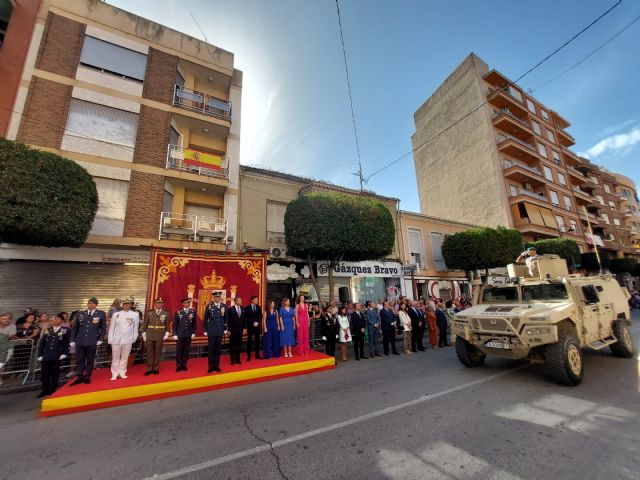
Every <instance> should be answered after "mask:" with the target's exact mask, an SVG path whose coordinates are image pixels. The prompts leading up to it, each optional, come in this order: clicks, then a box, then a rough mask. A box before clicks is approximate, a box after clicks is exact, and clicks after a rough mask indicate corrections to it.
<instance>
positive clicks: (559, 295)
mask: <svg viewBox="0 0 640 480" xmlns="http://www.w3.org/2000/svg"><path fill="white" fill-rule="evenodd" d="M567 298H569V294H568V293H567V287H565V286H564V284H562V283H548V284H545V285H533V286H530V287H528V286H523V287H522V301H523V302H531V301H534V300H541V301H543V302H546V301H549V300H551V301H553V300H566V299H567Z"/></svg>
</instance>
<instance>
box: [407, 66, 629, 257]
mask: <svg viewBox="0 0 640 480" xmlns="http://www.w3.org/2000/svg"><path fill="white" fill-rule="evenodd" d="M414 121H415V128H416V132H415V134H414V135H413V137H412V142H413V148H414V161H415V167H416V176H417V180H418V191H419V196H420V208H421V211H422V213H423V214H425V215H429V216H436V217H440V218H455V219H457V220H459V221H461V222H464V223H469V224H476V225H484V226H498V225H505V226H509V227H513V228H517V229H519V230H520V231H521V232H522V233H523V237H524V240H525V242H527V241H535V240H539V239H544V238H556V237H567V238H571V239H573V240H575V241H576V242H577V243H578V245H579V246H580V248H581V250H582V251H583V252H587V251H589V250H590V249H591V248H592V245H593V243H594V241H595V242H597V243H600V242H599V241H598V240H597V239H595V238H594V236H591V235H590V234H589V235H588V233H589V231H588V222H587V218H589V219H590V220H591V221H592V223H593V225H592V226H593V227H595V231H594V234H595V236H598V237H600V236H603V237H601V238H604V240H603V241H602V245H600V246H601V247H603V248H606V249H608V250H611V252H612V253H614V254H615V255H617V256H621V255H624V254H627V253H629V254H630V253H632V252H633V251H634V250H633V249H632V248H631V244H630V243H629V239H628V237H629V236H628V235H627V232H626V231H625V230H624V228H622V229H620V228H618V227H622V224H621V225H617V223H614V221H615V220H618V221H619V220H621V219H620V218H619V217H620V215H619V207H618V205H617V204H616V201H615V199H614V198H613V196H614V194H615V191H616V188H617V186H616V183H615V179H613V180H612V179H611V178H610V177H611V175H610V174H609V173H607V172H605V171H603V170H601V169H599V168H598V167H597V166H595V165H593V164H590V163H589V162H588V161H585V160H584V159H581V158H579V157H578V156H577V155H576V154H575V153H574V152H573V151H571V149H570V147H571V146H572V145H574V144H575V140H574V139H573V137H572V136H571V134H570V133H568V132H567V131H566V129H567V128H568V127H569V126H570V123H569V122H568V121H567V120H566V119H565V118H563V117H562V116H561V115H560V114H559V113H557V112H555V111H553V110H552V109H551V108H549V107H548V106H545V105H543V104H542V103H541V102H540V101H539V100H538V99H536V98H534V97H533V96H531V95H529V94H528V93H527V92H525V91H524V90H522V89H521V88H520V87H519V86H518V85H515V84H514V83H513V82H512V81H511V80H509V79H508V78H507V77H506V76H504V75H503V74H501V73H500V72H498V71H496V70H491V69H489V67H488V65H487V64H486V63H485V62H483V61H482V60H481V59H480V58H478V57H477V56H476V55H475V54H471V55H469V56H468V57H467V58H466V59H465V60H464V61H463V62H462V63H461V64H460V65H459V66H458V67H457V68H456V70H455V71H454V72H453V73H452V74H451V75H450V76H449V77H448V78H447V79H446V80H445V81H444V82H443V83H442V84H441V85H440V86H439V87H438V88H437V89H436V91H435V92H434V93H433V95H432V96H431V97H430V98H429V99H427V101H426V102H425V103H424V104H423V105H422V106H421V107H420V108H419V109H418V110H417V111H416V112H415V114H414ZM452 125H453V126H452ZM591 176H594V177H596V179H598V180H599V184H595V183H591V182H592V179H591ZM601 177H604V178H602V180H600V178H601ZM603 181H604V184H603ZM604 185H607V186H608V188H609V190H610V191H611V192H607V191H606V190H605V189H604ZM600 197H602V202H604V203H601V202H600ZM618 200H619V199H618ZM609 202H612V203H609ZM612 204H613V205H614V206H611V205H612ZM583 207H586V211H587V213H586V214H585V213H584V208H583ZM614 207H615V208H616V210H613V208H614ZM602 214H604V215H605V216H604V217H602ZM607 216H608V218H609V222H607ZM602 222H604V225H601V224H602ZM621 223H622V222H621Z"/></svg>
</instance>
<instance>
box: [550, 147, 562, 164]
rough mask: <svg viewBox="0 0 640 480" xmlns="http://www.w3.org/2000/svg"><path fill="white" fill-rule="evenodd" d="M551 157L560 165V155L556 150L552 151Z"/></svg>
mask: <svg viewBox="0 0 640 480" xmlns="http://www.w3.org/2000/svg"><path fill="white" fill-rule="evenodd" d="M551 156H552V157H553V161H554V162H556V163H557V164H558V165H560V154H559V153H558V152H556V151H555V150H551Z"/></svg>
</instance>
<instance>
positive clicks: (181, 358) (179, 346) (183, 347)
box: [173, 297, 196, 372]
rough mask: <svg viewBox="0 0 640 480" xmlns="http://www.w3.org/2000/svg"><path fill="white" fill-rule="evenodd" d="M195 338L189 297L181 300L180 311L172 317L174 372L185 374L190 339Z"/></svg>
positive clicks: (194, 324) (194, 314)
mask: <svg viewBox="0 0 640 480" xmlns="http://www.w3.org/2000/svg"><path fill="white" fill-rule="evenodd" d="M195 336H196V312H195V310H194V309H193V308H191V299H190V298H189V297H186V298H183V299H182V309H180V310H178V311H177V312H176V314H175V316H174V317H173V339H174V340H175V341H176V372H186V371H187V362H188V361H189V349H190V348H191V339H192V338H194V337H195Z"/></svg>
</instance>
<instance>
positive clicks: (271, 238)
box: [267, 231, 285, 244]
mask: <svg viewBox="0 0 640 480" xmlns="http://www.w3.org/2000/svg"><path fill="white" fill-rule="evenodd" d="M267 242H269V243H282V244H284V243H285V236H284V232H269V231H267Z"/></svg>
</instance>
